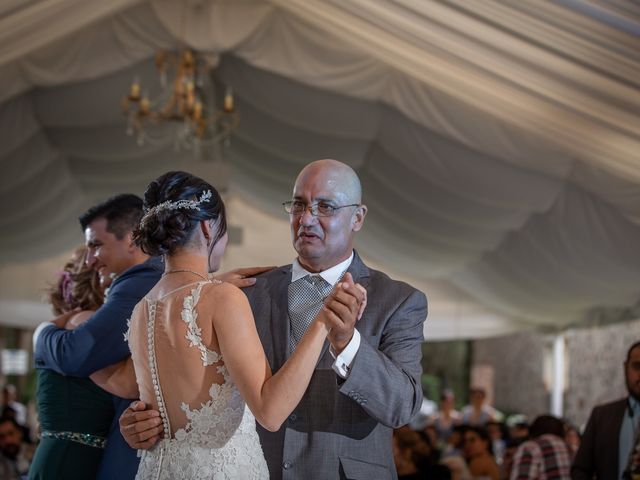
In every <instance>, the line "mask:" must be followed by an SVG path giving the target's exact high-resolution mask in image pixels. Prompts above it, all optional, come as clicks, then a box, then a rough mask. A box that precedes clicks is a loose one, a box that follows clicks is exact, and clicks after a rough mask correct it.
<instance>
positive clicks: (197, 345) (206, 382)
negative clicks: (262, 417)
mask: <svg viewBox="0 0 640 480" xmlns="http://www.w3.org/2000/svg"><path fill="white" fill-rule="evenodd" d="M212 288H216V283H215V281H210V282H199V283H194V284H190V285H186V286H184V287H181V288H179V289H177V290H174V291H172V292H169V293H168V294H166V295H164V296H163V297H160V298H157V299H151V298H148V297H145V298H144V299H143V300H142V301H141V302H140V303H139V304H138V305H137V306H136V308H135V309H134V311H133V315H132V317H131V321H130V326H129V331H128V332H127V334H126V339H127V341H128V342H129V347H130V349H131V353H132V357H133V362H134V366H135V370H136V378H137V381H138V387H139V388H140V398H141V400H143V401H144V402H146V403H147V404H150V405H151V406H152V407H153V408H155V409H157V410H158V411H159V412H160V416H161V419H162V422H163V426H164V438H163V439H161V440H160V441H159V442H158V443H157V444H156V445H155V446H154V447H152V448H151V449H149V450H146V451H142V452H141V459H140V467H139V469H138V474H137V475H136V479H139V480H144V479H172V480H176V479H185V480H186V479H189V480H193V479H216V480H218V479H220V480H222V479H267V478H269V473H268V470H267V464H266V462H265V459H264V455H263V453H262V449H261V447H260V442H259V440H258V434H257V433H256V427H255V419H254V417H253V415H252V414H251V412H250V410H249V409H248V408H246V406H245V403H244V400H243V399H242V397H241V396H240V393H239V391H238V389H237V388H236V386H235V384H234V383H233V381H232V380H231V378H230V377H229V374H228V372H227V369H226V367H225V365H224V361H223V359H222V356H221V355H220V354H219V353H218V352H217V351H216V349H217V350H219V347H218V346H217V345H218V343H217V337H216V335H215V331H214V329H213V325H212V324H211V322H210V321H207V322H200V323H201V324H199V323H198V311H197V305H198V300H199V299H200V295H205V294H206V293H207V291H208V290H209V289H212ZM202 316H204V314H203V315H202Z"/></svg>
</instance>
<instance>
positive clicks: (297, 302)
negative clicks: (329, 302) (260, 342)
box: [288, 275, 333, 353]
mask: <svg viewBox="0 0 640 480" xmlns="http://www.w3.org/2000/svg"><path fill="white" fill-rule="evenodd" d="M332 288H333V287H332V286H331V284H329V282H327V281H326V280H325V279H324V278H322V277H321V276H320V275H307V276H305V277H302V278H300V279H298V280H296V281H295V282H292V283H290V284H289V288H288V298H289V299H288V302H289V319H290V332H289V333H290V334H289V346H290V347H291V353H293V351H294V350H295V349H296V346H297V345H298V342H300V339H301V338H302V336H303V335H304V332H306V331H307V328H309V325H311V322H312V321H313V319H314V318H316V316H317V315H318V313H319V312H320V309H321V308H322V304H323V302H324V299H325V298H327V296H329V294H330V293H331V290H332Z"/></svg>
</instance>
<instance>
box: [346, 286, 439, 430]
mask: <svg viewBox="0 0 640 480" xmlns="http://www.w3.org/2000/svg"><path fill="white" fill-rule="evenodd" d="M426 317H427V298H426V297H425V295H424V294H423V293H422V292H419V291H417V290H413V291H412V293H411V294H410V295H409V296H408V297H407V298H406V299H405V301H404V302H402V303H401V304H400V305H399V307H398V308H397V309H396V310H395V311H394V312H393V313H392V314H391V316H390V317H389V319H388V321H387V322H386V326H385V328H384V330H383V332H382V336H381V339H380V345H379V346H378V347H376V346H373V345H371V343H369V341H368V340H367V338H366V336H364V335H363V336H362V339H361V342H360V349H359V350H358V353H357V354H356V357H355V359H354V362H353V365H352V368H351V372H350V374H349V378H348V379H347V380H346V381H345V382H344V383H343V384H342V385H341V387H340V392H341V393H343V394H345V395H347V396H349V397H350V398H352V399H353V400H354V401H356V402H357V403H359V404H360V406H361V407H362V408H363V409H364V410H365V411H366V412H367V413H368V414H369V415H370V416H371V417H373V418H375V419H376V420H377V421H378V422H380V423H382V424H384V425H387V426H388V427H392V428H397V427H400V426H402V425H406V424H407V423H409V421H410V420H411V418H412V417H413V416H414V415H415V414H416V413H417V412H418V411H419V410H420V406H421V405H422V398H423V395H422V386H421V383H420V377H421V375H422V366H421V360H422V342H423V341H424V333H423V323H424V320H425V319H426Z"/></svg>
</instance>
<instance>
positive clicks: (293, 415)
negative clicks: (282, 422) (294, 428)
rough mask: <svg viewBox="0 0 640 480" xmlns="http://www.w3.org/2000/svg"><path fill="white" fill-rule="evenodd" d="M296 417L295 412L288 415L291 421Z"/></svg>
mask: <svg viewBox="0 0 640 480" xmlns="http://www.w3.org/2000/svg"><path fill="white" fill-rule="evenodd" d="M297 419H298V415H296V414H295V413H292V414H291V415H289V420H291V421H292V422H295V421H296V420H297Z"/></svg>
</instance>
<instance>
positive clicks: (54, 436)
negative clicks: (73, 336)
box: [29, 248, 114, 480]
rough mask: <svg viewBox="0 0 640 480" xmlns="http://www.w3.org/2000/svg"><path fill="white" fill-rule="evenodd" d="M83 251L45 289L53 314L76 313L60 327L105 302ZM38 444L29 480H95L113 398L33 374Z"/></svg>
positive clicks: (88, 385)
mask: <svg viewBox="0 0 640 480" xmlns="http://www.w3.org/2000/svg"><path fill="white" fill-rule="evenodd" d="M85 252H86V249H85V248H80V249H78V250H77V251H76V253H75V255H74V256H73V258H72V259H71V260H70V261H69V262H68V263H67V264H66V265H65V266H64V270H63V271H62V273H61V274H60V278H59V280H58V282H57V284H56V285H54V286H53V288H52V289H51V291H50V294H49V300H50V302H51V305H52V306H53V310H54V312H55V314H56V315H61V314H64V313H67V312H77V313H75V314H73V315H72V316H71V318H70V319H69V321H68V322H66V324H65V325H60V326H61V327H65V328H68V329H73V328H75V327H77V326H78V325H80V324H81V323H83V322H84V321H86V320H87V319H89V318H90V317H91V315H92V314H93V312H94V311H95V310H96V309H97V308H98V307H99V306H100V305H102V303H103V301H104V293H103V291H104V285H100V281H99V278H98V275H97V273H96V272H95V271H93V270H89V269H87V268H86V267H85V264H84V257H85ZM37 404H38V416H39V420H40V431H41V434H40V443H39V445H38V448H37V450H36V454H35V457H34V459H33V462H32V464H31V468H30V469H29V478H30V479H34V480H35V479H38V480H48V479H51V480H53V479H56V480H63V479H74V480H76V479H77V480H82V479H87V480H89V479H94V478H95V477H96V472H97V470H98V465H99V464H100V460H101V458H102V453H103V449H104V445H105V438H106V437H107V435H108V433H109V427H110V426H111V421H112V419H113V415H114V408H113V403H112V397H111V395H110V394H109V393H107V392H105V391H104V390H102V389H101V388H99V387H98V386H97V385H95V384H94V383H93V382H92V381H91V380H90V379H88V378H78V377H68V376H64V375H60V374H58V373H56V372H54V371H53V370H47V369H40V370H38V393H37Z"/></svg>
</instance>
